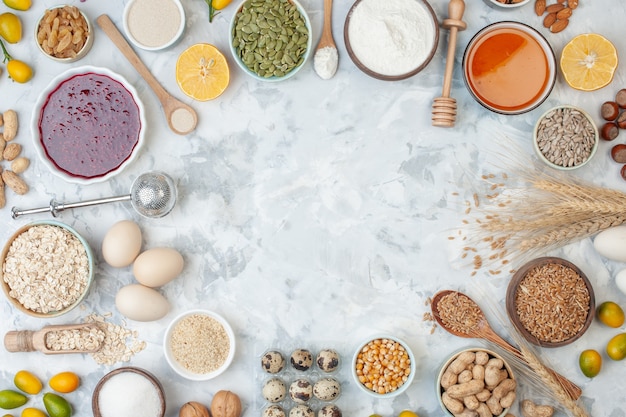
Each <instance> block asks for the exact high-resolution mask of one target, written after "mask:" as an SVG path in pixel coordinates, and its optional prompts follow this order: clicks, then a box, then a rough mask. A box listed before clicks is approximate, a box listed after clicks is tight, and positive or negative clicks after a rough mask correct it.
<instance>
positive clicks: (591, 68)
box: [561, 33, 618, 91]
mask: <svg viewBox="0 0 626 417" xmlns="http://www.w3.org/2000/svg"><path fill="white" fill-rule="evenodd" d="M617 63H618V59H617V50H616V49H615V46H614V45H613V44H612V43H611V41H609V40H608V39H606V38H605V37H604V36H602V35H598V34H597V33H584V34H582V35H578V36H576V37H574V38H573V39H572V40H571V41H569V42H568V43H567V45H565V47H564V48H563V52H561V71H562V72H563V77H564V78H565V81H566V82H567V84H569V85H570V87H572V88H575V89H577V90H582V91H594V90H598V89H600V88H602V87H604V86H606V85H608V84H609V83H610V82H611V80H613V74H615V70H616V69H617Z"/></svg>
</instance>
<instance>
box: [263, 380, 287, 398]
mask: <svg viewBox="0 0 626 417" xmlns="http://www.w3.org/2000/svg"><path fill="white" fill-rule="evenodd" d="M286 394H287V387H286V386H285V383H284V382H283V380H282V379H280V378H271V379H268V380H267V381H266V382H265V384H264V385H263V398H265V399H266V400H267V401H269V402H271V403H277V402H279V401H282V400H283V399H284V398H285V395H286Z"/></svg>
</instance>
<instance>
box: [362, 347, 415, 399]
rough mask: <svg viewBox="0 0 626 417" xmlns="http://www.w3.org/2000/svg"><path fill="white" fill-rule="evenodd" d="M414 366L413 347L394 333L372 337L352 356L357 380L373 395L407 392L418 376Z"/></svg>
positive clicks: (382, 395)
mask: <svg viewBox="0 0 626 417" xmlns="http://www.w3.org/2000/svg"><path fill="white" fill-rule="evenodd" d="M415 370H416V364H415V356H413V352H411V348H409V345H407V344H406V342H404V341H402V340H401V339H398V338H397V337H395V336H388V335H380V336H374V337H371V338H369V339H368V340H367V341H366V342H365V343H362V344H361V345H360V346H359V347H358V349H357V350H356V352H355V353H354V357H353V359H352V376H353V378H354V381H355V382H356V384H357V386H358V387H359V389H361V391H363V392H365V393H367V394H368V395H370V396H372V397H374V398H391V397H396V396H398V395H400V394H402V393H403V392H405V391H406V390H407V389H408V388H409V386H410V385H411V382H413V379H414V378H415Z"/></svg>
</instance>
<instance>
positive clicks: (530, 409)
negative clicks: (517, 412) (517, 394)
mask: <svg viewBox="0 0 626 417" xmlns="http://www.w3.org/2000/svg"><path fill="white" fill-rule="evenodd" d="M521 409H522V415H523V416H524V417H552V414H554V408H552V407H551V406H549V405H537V404H535V403H534V402H532V401H531V400H524V401H522V407H521Z"/></svg>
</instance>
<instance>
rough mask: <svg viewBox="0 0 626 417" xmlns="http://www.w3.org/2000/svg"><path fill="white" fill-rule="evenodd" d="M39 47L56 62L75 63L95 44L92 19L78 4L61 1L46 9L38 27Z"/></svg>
mask: <svg viewBox="0 0 626 417" xmlns="http://www.w3.org/2000/svg"><path fill="white" fill-rule="evenodd" d="M35 40H36V41H37V47H38V48H39V50H40V51H41V52H42V53H43V54H44V55H45V56H47V57H48V58H50V59H52V60H53V61H56V62H66V63H70V62H75V61H78V60H79V59H81V58H82V57H84V56H85V55H86V54H87V52H89V50H90V49H91V45H93V30H92V28H91V24H90V23H89V19H88V18H87V16H86V15H85V13H83V12H82V11H81V10H80V9H78V7H76V6H71V5H67V4H61V5H59V6H54V7H51V8H49V9H47V10H46V11H45V12H44V14H43V16H41V18H40V19H39V22H38V23H37V26H35Z"/></svg>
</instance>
